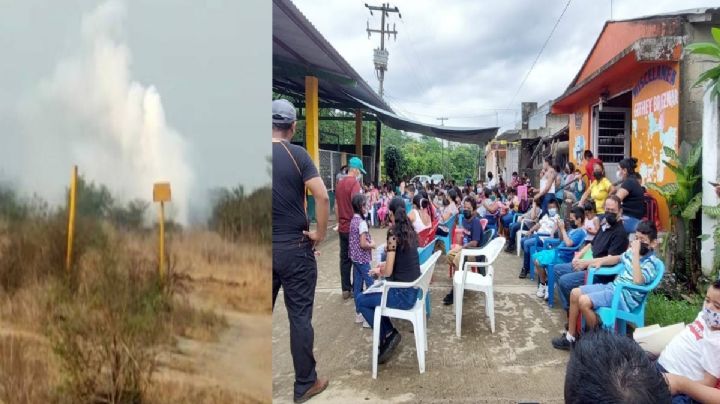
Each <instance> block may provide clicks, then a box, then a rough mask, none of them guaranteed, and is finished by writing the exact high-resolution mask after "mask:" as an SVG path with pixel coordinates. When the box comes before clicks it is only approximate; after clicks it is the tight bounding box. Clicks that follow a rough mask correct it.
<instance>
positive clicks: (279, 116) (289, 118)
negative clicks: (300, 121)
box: [272, 99, 296, 123]
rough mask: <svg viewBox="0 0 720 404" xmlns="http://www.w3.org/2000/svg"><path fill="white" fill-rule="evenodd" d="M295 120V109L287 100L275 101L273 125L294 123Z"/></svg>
mask: <svg viewBox="0 0 720 404" xmlns="http://www.w3.org/2000/svg"><path fill="white" fill-rule="evenodd" d="M295 119H296V116H295V107H294V106H293V105H292V103H291V102H290V101H288V100H285V99H279V100H273V102H272V123H293V122H295Z"/></svg>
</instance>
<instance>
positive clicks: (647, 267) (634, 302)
mask: <svg viewBox="0 0 720 404" xmlns="http://www.w3.org/2000/svg"><path fill="white" fill-rule="evenodd" d="M621 260H622V263H623V264H624V265H625V269H624V270H623V271H622V272H620V274H619V275H618V276H617V277H615V280H614V281H613V285H620V284H632V283H635V282H633V253H632V251H631V250H629V249H628V250H627V251H625V253H623V255H622V258H621ZM658 261H659V258H657V257H656V256H655V254H649V255H647V256H645V257H640V270H641V271H642V277H643V282H642V284H641V285H640V286H647V285H649V284H651V283H652V282H653V281H654V280H655V278H656V277H657V276H658V270H657V268H658ZM644 296H645V293H643V292H640V291H637V290H629V289H623V291H622V297H623V300H625V304H626V305H627V307H628V309H629V310H631V311H632V310H635V309H636V308H637V307H638V306H640V302H641V301H642V299H643V297H644Z"/></svg>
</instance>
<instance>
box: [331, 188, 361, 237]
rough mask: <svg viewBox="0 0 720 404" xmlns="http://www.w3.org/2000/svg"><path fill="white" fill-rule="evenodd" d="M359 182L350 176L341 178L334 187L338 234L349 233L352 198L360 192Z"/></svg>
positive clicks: (352, 213)
mask: <svg viewBox="0 0 720 404" xmlns="http://www.w3.org/2000/svg"><path fill="white" fill-rule="evenodd" d="M361 190H362V189H361V188H360V182H359V181H358V180H357V178H355V177H354V176H352V175H348V176H346V177H343V178H341V179H340V181H338V183H337V186H336V187H335V202H336V203H337V212H335V214H336V215H337V218H338V232H340V233H350V221H351V220H352V217H353V215H354V214H355V212H353V208H352V197H353V195H355V194H357V193H358V192H361Z"/></svg>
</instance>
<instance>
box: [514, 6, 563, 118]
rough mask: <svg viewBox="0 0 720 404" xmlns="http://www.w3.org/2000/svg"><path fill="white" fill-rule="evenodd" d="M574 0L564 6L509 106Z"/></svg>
mask: <svg viewBox="0 0 720 404" xmlns="http://www.w3.org/2000/svg"><path fill="white" fill-rule="evenodd" d="M571 1H572V0H568V2H567V3H566V4H565V8H563V11H562V13H560V17H558V19H557V21H555V25H553V28H552V30H551V31H550V35H548V37H547V39H546V40H545V43H543V45H542V47H541V48H540V52H538V54H537V56H536V57H535V60H534V61H533V62H532V65H531V66H530V70H528V72H527V74H525V77H524V78H523V79H522V81H521V82H520V86H518V89H517V91H515V95H513V97H512V99H510V102H509V103H508V108H510V106H511V105H512V103H513V102H514V101H515V98H516V97H517V96H518V94H520V90H521V89H522V87H523V85H525V81H526V80H527V79H528V77H530V73H532V71H533V69H534V68H535V64H536V63H537V61H538V60H539V59H540V55H542V53H543V51H544V50H545V46H547V44H548V42H550V38H552V36H553V34H554V33H555V29H557V27H558V25H559V24H560V20H562V18H563V16H564V15H565V12H566V11H567V9H568V7H569V6H570V2H571Z"/></svg>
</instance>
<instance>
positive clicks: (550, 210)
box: [548, 208, 557, 217]
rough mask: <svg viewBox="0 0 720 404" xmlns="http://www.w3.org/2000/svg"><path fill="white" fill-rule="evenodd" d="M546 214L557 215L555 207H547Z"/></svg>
mask: <svg viewBox="0 0 720 404" xmlns="http://www.w3.org/2000/svg"><path fill="white" fill-rule="evenodd" d="M548 214H549V215H550V217H555V215H557V209H555V208H550V209H548Z"/></svg>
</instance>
